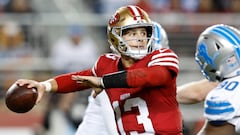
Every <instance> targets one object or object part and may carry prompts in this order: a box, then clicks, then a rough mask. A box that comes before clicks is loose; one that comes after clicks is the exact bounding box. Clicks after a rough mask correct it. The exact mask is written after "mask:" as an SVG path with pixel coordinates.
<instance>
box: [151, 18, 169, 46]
mask: <svg viewBox="0 0 240 135" xmlns="http://www.w3.org/2000/svg"><path fill="white" fill-rule="evenodd" d="M153 25H154V43H153V48H152V50H153V51H154V50H158V49H160V48H169V45H168V36H167V33H166V31H165V30H164V29H163V27H162V26H161V25H160V24H159V23H157V22H153Z"/></svg>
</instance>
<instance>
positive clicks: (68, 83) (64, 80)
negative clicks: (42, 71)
mask: <svg viewBox="0 0 240 135" xmlns="http://www.w3.org/2000/svg"><path fill="white" fill-rule="evenodd" d="M72 75H83V76H93V74H92V71H91V69H88V70H84V71H81V72H73V73H68V74H63V75H59V76H56V77H54V79H55V80H56V81H57V85H58V90H57V91H56V92H57V93H68V92H74V91H80V90H84V89H88V88H89V87H88V86H86V85H83V84H79V83H76V81H74V80H72Z"/></svg>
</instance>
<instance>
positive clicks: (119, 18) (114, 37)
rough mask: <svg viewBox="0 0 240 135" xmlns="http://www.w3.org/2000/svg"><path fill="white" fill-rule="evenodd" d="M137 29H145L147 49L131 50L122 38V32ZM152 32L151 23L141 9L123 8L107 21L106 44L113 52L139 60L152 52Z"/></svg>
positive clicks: (135, 7)
mask: <svg viewBox="0 0 240 135" xmlns="http://www.w3.org/2000/svg"><path fill="white" fill-rule="evenodd" d="M137 27H145V28H146V30H147V40H148V44H147V49H140V48H139V49H137V50H136V49H134V50H133V49H131V47H130V46H129V45H128V44H127V42H126V41H124V40H123V38H122V34H123V30H126V29H129V28H137ZM153 31H154V28H153V24H152V21H151V20H150V18H149V16H148V14H147V13H146V12H145V11H144V10H143V9H141V8H139V7H137V6H124V7H121V8H119V9H118V10H117V11H116V12H115V14H114V15H113V16H112V18H111V19H110V20H109V23H108V28H107V35H108V42H109V43H110V48H111V49H112V50H113V51H114V52H117V53H120V54H121V55H125V56H129V57H131V58H134V59H141V58H143V57H144V56H145V55H147V54H148V53H150V52H151V51H152V44H153V40H154V34H153V33H154V32H153ZM136 40H138V39H136Z"/></svg>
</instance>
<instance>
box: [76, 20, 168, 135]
mask: <svg viewBox="0 0 240 135" xmlns="http://www.w3.org/2000/svg"><path fill="white" fill-rule="evenodd" d="M153 24H154V45H153V50H158V49H160V48H169V45H168V43H169V41H168V37H167V33H166V31H165V30H164V28H163V27H162V26H161V25H160V24H159V23H157V22H153ZM112 49H113V48H112ZM113 51H114V52H115V50H113ZM116 53H117V52H116ZM88 99H89V100H88V101H89V103H88V106H87V109H86V111H85V115H84V118H83V121H82V123H81V124H80V125H79V127H78V129H77V132H76V135H117V134H118V133H117V129H116V126H115V120H114V113H113V110H112V107H111V105H110V102H109V100H108V97H107V94H106V92H105V91H102V92H101V93H100V94H99V95H98V96H97V97H96V98H93V95H90V96H89V98H88Z"/></svg>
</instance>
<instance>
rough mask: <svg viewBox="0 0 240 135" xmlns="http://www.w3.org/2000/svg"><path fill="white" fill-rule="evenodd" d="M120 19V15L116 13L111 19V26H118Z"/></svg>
mask: <svg viewBox="0 0 240 135" xmlns="http://www.w3.org/2000/svg"><path fill="white" fill-rule="evenodd" d="M119 19H120V15H119V14H118V13H116V14H115V15H114V16H112V17H111V19H110V20H109V24H110V25H113V24H116V23H117V22H118V21H119Z"/></svg>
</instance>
